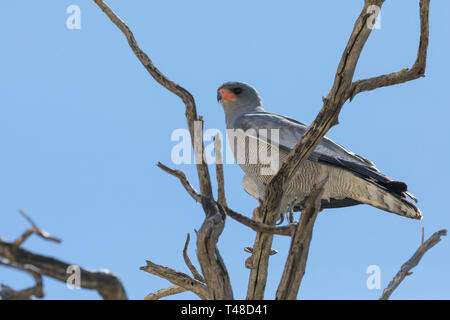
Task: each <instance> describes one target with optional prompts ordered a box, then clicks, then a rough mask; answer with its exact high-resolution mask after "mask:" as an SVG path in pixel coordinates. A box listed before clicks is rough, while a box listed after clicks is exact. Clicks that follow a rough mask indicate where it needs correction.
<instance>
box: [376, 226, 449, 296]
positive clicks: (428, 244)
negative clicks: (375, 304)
mask: <svg viewBox="0 0 450 320" xmlns="http://www.w3.org/2000/svg"><path fill="white" fill-rule="evenodd" d="M446 235H447V230H445V229H443V230H439V231H437V232H435V233H434V234H433V235H432V236H431V237H429V238H428V240H427V241H425V242H422V243H421V245H420V247H419V249H417V250H416V252H415V253H414V254H413V256H412V257H411V258H410V259H409V260H408V261H406V262H405V263H404V264H403V265H402V267H401V268H400V270H399V271H398V272H397V274H396V275H395V276H394V278H393V279H392V280H391V282H389V284H388V286H387V287H386V289H384V290H383V294H382V295H381V297H380V300H388V299H389V297H390V296H391V294H392V293H393V292H394V290H395V289H396V288H397V287H398V286H399V285H400V283H401V282H402V281H403V279H405V277H406V276H409V275H411V274H412V272H411V269H412V268H414V267H415V266H417V265H418V264H419V262H420V260H421V259H422V257H423V255H424V254H425V253H426V252H427V251H428V250H430V249H431V248H433V247H434V246H435V245H436V244H437V243H438V242H439V241H441V237H442V236H446Z"/></svg>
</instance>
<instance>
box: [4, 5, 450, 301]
mask: <svg viewBox="0 0 450 320" xmlns="http://www.w3.org/2000/svg"><path fill="white" fill-rule="evenodd" d="M108 3H109V4H110V6H111V7H112V9H113V10H114V11H115V12H116V13H117V14H118V15H119V16H120V17H121V18H122V19H124V21H125V22H126V23H127V24H128V26H129V27H130V28H131V29H132V30H133V32H134V34H135V36H136V39H137V40H138V42H139V43H140V45H141V47H142V48H143V49H144V50H145V51H146V52H147V54H148V55H149V56H150V57H151V58H152V60H153V61H154V63H155V64H156V65H157V66H158V67H159V68H160V69H161V70H162V71H163V72H164V73H165V74H166V75H167V76H169V77H170V78H171V79H173V80H174V81H176V82H178V83H179V84H181V85H182V86H184V87H185V88H187V89H188V90H190V91H191V93H192V94H193V95H194V96H195V98H196V101H197V105H198V112H199V114H201V115H203V116H204V117H205V120H206V123H205V129H208V128H219V129H221V130H224V128H225V123H224V117H223V111H222V110H221V107H220V105H219V104H218V103H217V102H216V89H217V87H218V86H219V85H220V84H222V83H223V82H225V81H231V80H236V81H244V82H248V83H250V84H252V85H253V86H255V87H256V88H257V89H258V91H259V93H260V94H261V96H262V97H263V103H264V106H265V108H266V109H267V110H269V111H273V112H277V113H280V114H285V115H288V116H291V117H294V118H296V119H298V120H300V121H303V122H305V123H310V122H311V121H313V119H314V118H315V115H316V114H317V113H318V111H319V110H320V108H321V106H322V102H321V101H322V100H321V97H322V96H326V95H327V93H328V91H329V89H330V88H331V85H332V81H333V77H334V73H335V71H336V68H337V65H338V62H339V59H340V57H341V53H342V50H343V48H344V46H345V45H346V43H347V40H348V37H349V35H350V32H351V30H352V27H353V23H354V21H355V19H356V18H357V16H358V15H359V12H360V10H361V6H362V3H363V1H333V0H323V1H285V2H283V4H280V3H277V4H275V3H274V2H273V1H256V0H247V1H237V0H228V1H210V0H199V1H195V4H194V3H193V2H192V1H191V2H189V1H151V2H150V1H118V0H114V1H113V0H110V1H108ZM71 4H77V5H79V6H80V8H81V29H80V30H69V29H68V28H67V27H66V19H67V17H68V16H69V15H68V14H67V13H66V8H67V7H68V6H69V5H71ZM449 10H450V2H448V1H442V0H440V1H438V0H432V3H431V12H430V19H431V22H430V46H429V54H428V64H427V71H426V75H427V76H426V77H425V78H422V79H420V80H416V81H414V82H409V83H406V84H403V85H398V86H394V87H390V88H383V89H379V90H377V91H375V92H370V93H364V94H360V95H358V96H357V97H356V98H355V99H354V101H353V102H351V103H347V104H345V106H344V108H343V110H342V113H341V116H340V125H339V126H336V127H334V128H332V129H331V131H330V132H329V133H328V136H329V137H331V138H333V139H335V140H336V141H338V142H340V143H341V144H343V145H344V146H346V147H347V148H349V149H350V150H352V151H354V152H356V153H358V154H361V155H363V156H365V157H367V158H369V159H371V160H372V161H374V162H375V163H376V165H377V166H378V168H379V169H380V170H381V171H383V172H384V173H386V174H387V175H389V176H391V177H392V178H393V179H396V180H401V181H405V182H407V183H408V186H409V189H410V191H411V192H412V193H413V194H415V195H416V196H417V197H418V198H419V206H420V208H421V210H422V212H423V215H424V219H423V220H422V221H421V222H417V221H413V220H408V219H406V218H402V217H399V216H396V215H393V214H388V213H385V212H383V211H380V210H378V209H375V208H372V207H369V206H356V207H352V208H344V209H334V210H329V211H325V212H323V213H321V214H320V215H319V217H318V219H317V223H316V225H315V229H314V234H313V240H312V245H311V249H310V256H309V260H308V264H307V269H306V275H305V277H304V280H303V283H302V286H301V289H300V294H299V298H305V299H321V298H323V299H375V298H378V297H379V296H380V295H381V291H382V290H369V289H368V288H367V287H366V280H367V277H368V276H369V275H368V274H367V273H366V269H367V267H368V266H369V265H378V266H379V267H380V269H381V289H383V288H384V287H385V286H386V285H387V283H388V282H389V281H390V280H391V278H392V276H393V275H394V274H395V273H396V272H397V271H398V269H399V268H400V266H401V264H402V263H403V262H405V261H406V260H407V259H408V258H409V257H410V256H411V255H412V254H413V252H414V251H415V250H416V248H417V247H418V246H419V244H420V238H421V228H422V227H425V236H426V237H428V236H429V235H431V234H432V233H433V232H435V231H437V230H439V229H442V228H448V227H449V225H450V214H449V212H448V203H447V199H448V197H449V195H448V180H449V170H448V168H447V164H448V162H449V157H450V148H449V138H450V129H449V125H448V119H449V117H450V111H449V105H448V72H449V68H450V62H449V59H448V57H449V54H450V42H449V41H448V39H449V34H450V25H449V23H448V12H449ZM0 16H1V17H0V29H1V30H3V32H2V43H3V45H2V50H1V51H0V69H1V74H0V93H1V94H0V106H1V107H0V149H1V157H0V195H1V201H0V218H1V219H0V236H1V237H2V238H3V239H6V240H11V241H12V240H14V239H15V238H16V237H17V236H19V235H20V234H21V233H22V232H23V231H24V230H25V229H26V228H27V227H28V225H27V223H26V221H25V220H24V219H23V218H22V217H21V216H20V215H19V214H18V213H17V210H18V209H19V208H21V209H23V210H25V211H26V212H27V213H28V214H29V215H30V216H31V217H32V218H33V219H34V220H35V221H36V222H37V224H38V225H39V226H41V227H42V228H43V229H45V230H47V231H48V232H50V233H51V234H53V235H55V236H58V237H61V238H63V242H62V244H60V245H58V244H54V243H50V242H45V241H43V240H41V239H40V238H36V237H33V238H31V239H29V240H28V241H27V242H26V243H25V247H26V248H27V249H30V250H32V251H34V252H37V253H41V254H44V255H49V256H54V257H56V258H59V259H62V260H65V261H68V262H71V263H74V264H79V265H81V266H82V267H85V268H89V269H103V268H107V269H109V270H111V271H112V272H114V273H116V274H118V275H119V276H120V277H121V278H122V280H123V283H124V285H125V287H126V290H127V293H128V295H129V297H130V298H133V299H141V298H143V297H144V296H145V295H147V294H148V293H150V292H153V291H156V290H158V289H161V288H163V287H166V286H168V285H170V284H169V283H168V282H167V281H165V280H162V279H159V278H157V277H156V276H152V275H149V274H147V273H145V272H143V271H140V270H139V266H142V265H145V260H146V259H149V260H152V261H153V262H155V263H158V264H162V265H166V266H170V267H172V268H174V269H176V270H178V271H183V272H186V273H188V271H189V270H188V269H187V267H186V266H185V265H184V262H183V258H182V249H183V245H184V241H185V238H186V234H187V233H188V232H189V233H191V236H192V238H193V240H194V241H193V242H192V245H191V246H190V255H191V258H192V259H193V260H196V259H195V249H194V246H193V243H194V242H195V236H194V235H195V232H194V229H199V228H200V225H201V223H202V221H203V217H204V214H203V211H202V209H201V207H200V206H199V205H198V204H196V203H194V201H193V200H192V199H191V198H190V197H189V196H188V195H187V193H186V192H185V191H184V189H183V188H182V187H181V185H180V184H179V182H178V181H177V180H176V179H175V178H173V177H171V176H169V175H167V174H165V173H163V172H162V171H161V170H160V169H158V168H157V167H156V163H157V161H162V162H163V163H165V164H167V165H169V166H172V167H175V168H177V169H182V170H184V171H185V172H186V173H187V175H188V177H189V178H190V180H191V182H192V183H193V184H194V185H195V186H196V187H197V186H198V183H197V180H196V171H195V167H194V166H193V165H180V166H177V165H175V164H173V163H171V159H170V152H171V149H172V147H173V146H174V145H175V143H174V142H172V141H171V140H170V135H171V133H172V132H173V130H175V129H178V128H185V127H186V122H185V117H184V105H183V104H182V103H181V101H180V100H179V99H178V98H177V97H175V96H174V95H173V94H171V93H169V92H168V91H167V90H166V89H164V88H162V87H161V86H159V85H158V84H157V83H156V82H155V81H154V80H153V79H152V78H151V77H150V76H149V74H148V73H147V71H146V70H145V69H144V68H143V67H142V65H141V64H140V62H139V61H138V60H137V58H136V57H135V56H134V54H133V53H132V51H131V50H130V48H129V47H128V44H127V42H126V40H125V38H124V37H123V35H122V33H121V32H120V31H119V30H118V29H117V28H116V27H115V26H114V25H113V24H112V23H111V22H110V21H109V20H108V19H107V18H106V16H105V15H104V14H103V12H101V10H100V9H99V8H98V7H96V6H95V5H94V3H93V2H92V1H86V0H85V1H65V0H64V1H62V0H61V1H47V2H27V4H26V6H25V5H23V4H21V3H19V2H14V1H3V2H1V3H0ZM418 28H419V16H418V1H393V0H388V1H386V3H385V5H384V7H383V10H382V16H381V29H380V30H374V31H373V33H372V35H371V37H370V38H369V40H368V42H367V44H366V46H365V48H364V50H363V52H362V56H361V59H360V62H359V64H358V67H357V70H356V73H355V79H359V78H365V77H369V76H374V75H379V74H382V73H388V72H393V71H398V70H400V69H402V68H404V67H409V66H411V65H412V63H413V62H414V59H415V56H416V50H417V45H418V35H419V32H418ZM211 170H212V173H214V166H211ZM224 170H225V179H226V186H227V198H228V203H229V204H230V206H231V207H232V208H233V209H235V210H236V211H239V212H242V213H245V214H246V215H248V216H250V215H251V212H252V210H253V208H254V207H255V206H256V204H257V203H256V201H255V200H254V199H253V198H251V197H250V196H249V195H247V194H246V193H245V192H244V191H243V189H242V187H241V179H242V175H243V174H242V172H241V170H240V168H239V167H238V166H237V165H226V166H225V168H224ZM254 236H255V234H254V232H252V231H250V230H248V229H246V228H245V227H243V226H242V225H240V224H238V223H237V222H235V221H233V220H231V219H228V220H227V222H226V228H225V230H224V232H223V234H222V236H221V238H220V242H219V248H220V250H221V253H222V255H223V258H224V260H225V263H226V265H227V267H228V270H229V273H230V277H231V279H232V286H233V289H234V294H235V297H236V298H245V294H246V289H247V281H248V275H249V271H248V270H247V269H245V268H244V260H245V259H246V257H247V256H248V254H247V253H245V252H244V251H243V248H244V247H245V246H249V245H252V244H253V241H254ZM288 245H289V241H288V238H286V237H283V238H280V237H278V238H276V239H275V241H274V244H273V246H274V247H275V248H276V249H278V250H279V252H280V253H279V254H277V255H275V256H273V257H272V258H271V261H270V275H269V279H268V283H267V293H266V298H273V297H274V294H275V291H276V288H277V285H278V282H279V279H280V276H281V273H282V270H283V269H282V268H283V265H284V261H285V259H286V252H287V250H288ZM449 249H450V239H448V238H444V240H443V241H442V242H441V243H439V244H438V245H437V246H436V247H435V248H433V249H432V250H431V251H429V252H428V253H427V254H426V256H425V257H424V259H423V260H422V262H421V263H420V265H419V266H418V267H417V268H416V269H415V270H414V274H413V275H412V276H410V277H408V278H407V279H406V280H405V281H404V282H403V283H402V284H401V286H400V287H399V288H398V289H397V291H396V292H395V293H394V295H393V296H392V298H395V299H421V298H424V299H436V298H437V299H440V298H446V299H449V298H450V291H449V289H448V288H449V286H450V277H449V273H448V268H449V266H450V255H449ZM0 282H3V283H5V284H7V285H10V286H12V287H15V288H22V287H26V286H29V285H30V284H31V283H32V280H31V278H30V277H29V276H28V275H26V274H23V273H20V272H16V271H12V270H10V269H6V268H4V267H3V268H0ZM45 291H46V293H47V296H46V298H48V299H80V298H82V299H97V298H99V296H98V294H97V293H96V292H95V291H89V290H69V289H67V287H66V286H65V284H63V283H60V282H57V281H55V280H52V279H48V278H46V279H45ZM175 298H180V299H184V298H196V296H194V295H193V294H190V293H184V294H180V295H178V296H175Z"/></svg>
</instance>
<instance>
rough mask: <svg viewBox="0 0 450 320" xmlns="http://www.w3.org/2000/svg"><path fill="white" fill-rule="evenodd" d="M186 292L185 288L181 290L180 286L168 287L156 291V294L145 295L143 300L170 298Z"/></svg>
mask: <svg viewBox="0 0 450 320" xmlns="http://www.w3.org/2000/svg"><path fill="white" fill-rule="evenodd" d="M185 291H188V290H186V289H185V288H182V287H180V286H170V287H168V288H164V289H161V290H158V291H156V292H153V293H150V294H149V295H147V296H146V297H145V298H144V300H159V299H161V298H164V297H167V296H172V295H174V294H178V293H182V292H185Z"/></svg>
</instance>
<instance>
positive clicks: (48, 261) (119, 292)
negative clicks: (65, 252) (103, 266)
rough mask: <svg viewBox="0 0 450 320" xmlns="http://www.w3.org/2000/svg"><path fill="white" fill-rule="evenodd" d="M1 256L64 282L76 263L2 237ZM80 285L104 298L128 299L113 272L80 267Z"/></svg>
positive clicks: (0, 244) (0, 242)
mask: <svg viewBox="0 0 450 320" xmlns="http://www.w3.org/2000/svg"><path fill="white" fill-rule="evenodd" d="M0 257H3V258H6V259H8V260H9V261H11V262H15V263H17V264H19V265H23V266H26V265H31V266H34V267H35V268H37V270H39V273H40V274H41V275H42V276H47V277H50V278H53V279H56V280H59V281H61V282H64V283H65V282H66V281H67V279H68V277H69V276H70V275H69V274H68V273H67V270H68V268H69V267H70V266H73V265H76V264H73V263H67V262H64V261H60V260H57V259H54V258H52V257H47V256H43V255H39V254H35V253H33V252H31V251H28V250H26V249H22V248H21V247H16V245H15V243H11V242H6V241H3V240H2V239H0ZM80 287H81V288H84V289H93V290H97V291H98V293H99V294H100V295H101V296H102V298H103V299H108V300H124V299H127V295H126V293H125V289H124V287H123V285H122V283H121V281H120V279H119V277H117V276H116V275H115V274H113V273H111V272H106V271H97V272H96V271H89V270H86V269H83V268H81V267H80Z"/></svg>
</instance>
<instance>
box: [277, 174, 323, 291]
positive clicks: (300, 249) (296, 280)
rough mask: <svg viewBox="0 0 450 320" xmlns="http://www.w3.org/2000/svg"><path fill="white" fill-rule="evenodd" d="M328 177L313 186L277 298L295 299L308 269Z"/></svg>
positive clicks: (293, 236) (293, 237)
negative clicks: (321, 199) (313, 237)
mask: <svg viewBox="0 0 450 320" xmlns="http://www.w3.org/2000/svg"><path fill="white" fill-rule="evenodd" d="M327 181H328V177H327V178H325V179H324V180H322V181H321V182H320V183H319V184H318V185H315V186H313V188H312V190H311V194H310V195H309V198H308V200H307V201H306V205H305V209H304V210H303V211H302V215H301V217H300V221H299V223H298V225H297V228H295V229H294V230H295V231H294V234H293V235H292V239H291V245H290V248H289V254H288V257H287V260H286V264H285V265H284V271H283V275H282V276H281V281H280V284H279V285H278V290H277V294H276V299H277V300H295V299H296V298H297V293H298V290H299V288H300V283H301V281H302V279H303V275H304V274H305V270H306V261H307V260H308V252H309V246H310V244H311V238H312V232H313V228H314V222H315V221H316V217H317V214H318V213H319V211H320V198H321V197H322V194H323V187H324V185H325V183H326V182H327Z"/></svg>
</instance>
